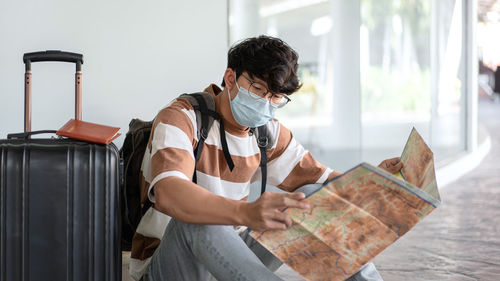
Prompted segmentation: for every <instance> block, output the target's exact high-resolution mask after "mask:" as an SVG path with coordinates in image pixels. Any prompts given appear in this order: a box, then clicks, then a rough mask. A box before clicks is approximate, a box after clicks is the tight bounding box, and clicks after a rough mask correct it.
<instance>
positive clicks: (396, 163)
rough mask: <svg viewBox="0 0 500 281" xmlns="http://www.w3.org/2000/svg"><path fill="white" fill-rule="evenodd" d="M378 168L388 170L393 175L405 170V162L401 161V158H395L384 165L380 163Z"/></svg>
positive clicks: (383, 162) (387, 160) (385, 161)
mask: <svg viewBox="0 0 500 281" xmlns="http://www.w3.org/2000/svg"><path fill="white" fill-rule="evenodd" d="M378 167H379V168H382V169H384V170H386V171H387V172H389V173H391V174H394V173H397V172H399V171H400V170H401V169H402V168H403V162H401V161H400V159H399V157H394V158H391V159H386V160H384V161H382V163H380V164H379V165H378Z"/></svg>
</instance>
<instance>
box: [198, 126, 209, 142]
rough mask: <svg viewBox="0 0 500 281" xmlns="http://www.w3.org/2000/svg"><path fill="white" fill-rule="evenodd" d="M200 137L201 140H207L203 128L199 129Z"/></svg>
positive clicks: (205, 131) (206, 134)
mask: <svg viewBox="0 0 500 281" xmlns="http://www.w3.org/2000/svg"><path fill="white" fill-rule="evenodd" d="M200 137H201V138H202V139H204V140H206V139H207V137H208V132H207V129H205V128H201V129H200Z"/></svg>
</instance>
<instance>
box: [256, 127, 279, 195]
mask: <svg viewBox="0 0 500 281" xmlns="http://www.w3.org/2000/svg"><path fill="white" fill-rule="evenodd" d="M252 132H253V133H254V134H255V138H256V139H257V145H258V146H259V150H260V171H261V174H262V179H261V183H262V185H261V188H260V195H262V194H263V193H264V192H266V184H267V150H268V149H270V148H271V147H272V146H273V144H274V141H273V139H272V137H271V134H270V132H269V128H268V127H267V123H266V124H265V125H262V126H260V127H257V130H255V128H252Z"/></svg>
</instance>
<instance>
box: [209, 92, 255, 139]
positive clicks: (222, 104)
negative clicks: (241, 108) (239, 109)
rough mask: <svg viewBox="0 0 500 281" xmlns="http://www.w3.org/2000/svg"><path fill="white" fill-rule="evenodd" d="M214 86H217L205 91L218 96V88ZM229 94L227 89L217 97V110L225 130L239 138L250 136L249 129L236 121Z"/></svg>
mask: <svg viewBox="0 0 500 281" xmlns="http://www.w3.org/2000/svg"><path fill="white" fill-rule="evenodd" d="M214 86H215V85H211V86H210V87H208V88H207V89H205V91H207V92H210V93H211V94H217V90H218V89H217V88H218V87H216V86H215V87H214ZM219 90H220V89H219ZM228 94H229V91H228V90H227V88H225V89H224V90H223V91H221V92H219V93H218V94H217V95H216V96H215V110H216V111H217V112H218V113H219V114H220V116H221V118H222V122H224V129H225V130H226V131H227V132H228V133H230V134H232V135H235V136H238V137H244V136H246V135H247V134H248V131H249V128H248V127H245V126H241V125H240V124H238V122H236V120H235V119H234V116H233V113H232V111H231V105H230V103H229V97H228Z"/></svg>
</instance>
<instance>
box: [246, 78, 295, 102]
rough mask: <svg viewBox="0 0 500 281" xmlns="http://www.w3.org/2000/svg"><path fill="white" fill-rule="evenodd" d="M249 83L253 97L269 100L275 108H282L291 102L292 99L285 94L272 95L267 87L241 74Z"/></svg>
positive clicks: (249, 89)
mask: <svg viewBox="0 0 500 281" xmlns="http://www.w3.org/2000/svg"><path fill="white" fill-rule="evenodd" d="M241 76H243V77H244V78H245V79H246V80H247V81H248V82H250V87H248V91H249V92H251V93H254V94H255V96H254V95H250V96H251V97H256V96H258V97H256V98H263V99H268V100H269V101H271V105H272V106H273V107H275V108H282V107H283V106H285V105H286V104H287V103H289V102H290V98H289V97H287V96H286V95H283V94H274V93H271V92H270V91H269V90H268V89H267V87H266V86H264V85H262V84H261V83H259V82H255V81H253V80H252V79H250V78H248V77H246V76H245V75H244V74H241ZM268 93H270V94H271V96H270V97H269V98H268V97H267V94H268Z"/></svg>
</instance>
